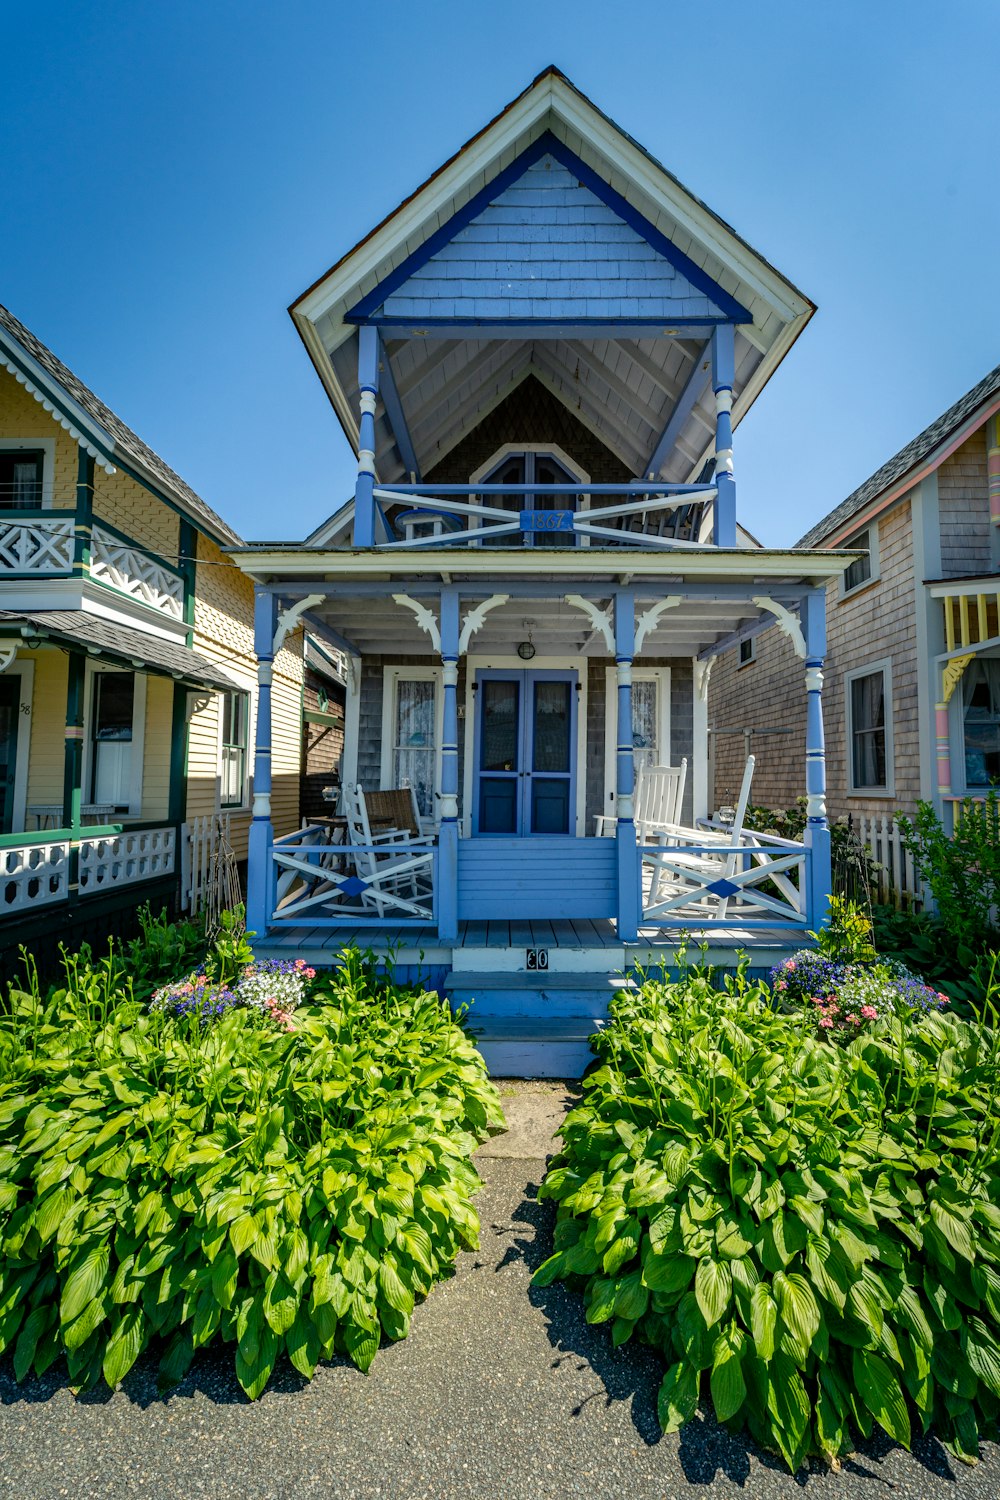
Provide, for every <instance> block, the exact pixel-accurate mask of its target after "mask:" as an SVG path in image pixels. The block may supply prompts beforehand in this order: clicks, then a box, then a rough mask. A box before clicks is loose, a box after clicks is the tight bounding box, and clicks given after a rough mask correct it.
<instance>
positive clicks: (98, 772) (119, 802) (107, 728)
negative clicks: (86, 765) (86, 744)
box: [90, 672, 135, 812]
mask: <svg viewBox="0 0 1000 1500" xmlns="http://www.w3.org/2000/svg"><path fill="white" fill-rule="evenodd" d="M134 712H135V673H134V672H98V673H96V675H95V677H94V700H93V714H92V731H91V733H92V741H91V750H92V755H91V787H90V795H91V801H93V802H98V803H104V804H105V805H107V806H111V807H114V808H115V809H116V810H122V811H125V812H127V811H128V808H129V802H130V796H131V788H132V729H133V718H134Z"/></svg>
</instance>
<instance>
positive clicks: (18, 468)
mask: <svg viewBox="0 0 1000 1500" xmlns="http://www.w3.org/2000/svg"><path fill="white" fill-rule="evenodd" d="M44 467H45V454H44V453H43V452H42V451H41V450H40V449H34V448H7V449H0V507H2V508H3V509H5V510H37V509H38V508H39V506H40V505H41V503H42V475H43V472H44Z"/></svg>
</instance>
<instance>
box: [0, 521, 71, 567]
mask: <svg viewBox="0 0 1000 1500" xmlns="http://www.w3.org/2000/svg"><path fill="white" fill-rule="evenodd" d="M74 535H75V527H74V523H73V516H72V513H71V514H70V515H69V516H67V517H61V516H60V517H57V516H45V517H39V519H38V520H27V519H24V518H22V517H18V518H17V519H9V520H7V519H3V518H2V516H0V573H3V572H6V571H10V572H12V573H42V574H47V573H69V572H70V571H71V570H72V567H73V538H74Z"/></svg>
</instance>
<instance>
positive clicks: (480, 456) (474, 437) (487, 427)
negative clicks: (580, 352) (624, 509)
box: [427, 375, 634, 484]
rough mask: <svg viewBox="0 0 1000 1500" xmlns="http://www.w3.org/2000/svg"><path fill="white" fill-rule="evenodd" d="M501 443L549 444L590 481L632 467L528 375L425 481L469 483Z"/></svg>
mask: <svg viewBox="0 0 1000 1500" xmlns="http://www.w3.org/2000/svg"><path fill="white" fill-rule="evenodd" d="M505 443H532V444H534V443H553V444H554V445H555V446H556V447H558V448H561V449H562V451H563V452H564V453H565V454H567V456H568V457H569V458H571V459H572V460H573V461H574V463H576V464H578V465H579V466H580V468H581V469H582V470H583V472H584V473H585V474H589V475H590V477H591V480H592V482H593V483H594V484H620V483H623V482H627V481H628V480H630V479H632V478H634V475H633V474H632V471H631V469H629V468H628V466H627V465H626V464H624V463H623V462H622V461H621V459H620V458H618V456H617V455H616V454H614V453H612V451H611V449H610V448H607V447H605V445H604V444H603V443H602V442H601V440H600V438H599V437H597V436H595V434H594V433H593V432H591V430H590V428H589V427H585V426H584V424H583V423H582V422H581V421H579V419H578V418H577V417H575V416H574V415H573V413H572V412H571V411H570V409H569V407H567V406H564V405H563V403H562V402H561V401H559V400H558V399H557V398H556V397H555V396H553V395H552V393H551V391H548V390H546V388H545V386H543V385H542V383H541V382H540V381H539V380H536V379H535V377H534V376H533V375H529V376H528V377H527V378H526V379H525V380H523V381H522V382H521V384H520V385H518V386H517V387H516V388H515V389H514V390H513V391H511V393H510V395H509V396H507V397H505V398H504V400H503V401H501V402H500V403H499V405H497V406H496V407H494V409H493V411H491V412H490V413H489V415H488V416H486V417H484V418H483V420H482V421H481V422H480V423H479V425H478V426H477V427H475V428H473V430H472V432H470V433H469V434H468V436H467V437H465V438H463V439H462V441H461V442H460V443H457V444H456V445H455V447H454V448H452V450H451V452H450V453H448V454H446V455H445V457H444V458H443V459H442V460H441V462H440V463H438V464H436V465H435V467H434V468H433V469H432V470H431V471H430V473H429V474H428V475H427V482H428V484H447V483H453V484H468V482H469V476H470V475H472V474H474V473H476V471H477V470H478V469H480V468H481V467H482V465H483V464H485V463H486V462H487V460H488V459H490V458H492V457H493V454H494V453H496V452H498V450H499V449H500V448H502V447H503V446H504V444H505Z"/></svg>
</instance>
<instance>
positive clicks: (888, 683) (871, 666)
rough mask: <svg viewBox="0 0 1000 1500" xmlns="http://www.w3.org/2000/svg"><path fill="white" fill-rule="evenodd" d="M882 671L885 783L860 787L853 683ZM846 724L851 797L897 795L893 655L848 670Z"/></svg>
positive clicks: (845, 700)
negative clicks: (856, 782) (893, 715)
mask: <svg viewBox="0 0 1000 1500" xmlns="http://www.w3.org/2000/svg"><path fill="white" fill-rule="evenodd" d="M876 672H881V673H882V696H883V701H884V703H885V776H886V785H885V786H857V785H856V784H855V781H854V719H853V714H852V710H851V701H852V692H851V689H852V686H853V684H854V683H855V682H856V681H857V680H858V678H859V677H872V676H874V674H875V673H876ZM844 724H845V726H846V731H847V744H846V747H845V748H846V752H847V753H846V757H845V758H846V760H847V791H848V795H849V796H851V797H895V795H896V741H895V736H894V734H893V722H892V658H891V657H889V656H884V657H881V658H880V659H879V660H878V661H871V662H867V663H866V664H865V665H864V666H863V667H854V668H853V669H852V670H851V671H850V672H845V673H844Z"/></svg>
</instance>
